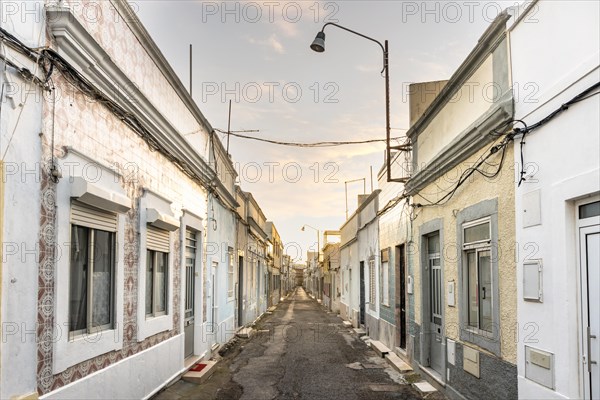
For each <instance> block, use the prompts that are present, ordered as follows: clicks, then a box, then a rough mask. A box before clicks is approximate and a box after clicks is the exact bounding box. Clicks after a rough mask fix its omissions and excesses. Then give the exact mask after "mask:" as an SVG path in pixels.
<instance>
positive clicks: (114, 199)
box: [71, 176, 131, 213]
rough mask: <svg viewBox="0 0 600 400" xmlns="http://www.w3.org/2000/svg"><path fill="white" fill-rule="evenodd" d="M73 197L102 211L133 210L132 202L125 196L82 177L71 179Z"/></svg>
mask: <svg viewBox="0 0 600 400" xmlns="http://www.w3.org/2000/svg"><path fill="white" fill-rule="evenodd" d="M71 197H75V198H76V199H77V200H79V201H81V202H82V203H85V204H87V205H90V206H92V207H96V208H100V209H102V210H106V211H110V212H114V213H124V212H127V211H129V209H130V208H131V201H130V200H129V198H128V197H127V196H126V195H125V194H121V193H118V192H114V191H111V190H106V189H104V188H102V187H100V186H99V185H97V184H95V183H91V182H88V181H86V180H85V179H84V178H82V177H80V176H76V177H72V178H71Z"/></svg>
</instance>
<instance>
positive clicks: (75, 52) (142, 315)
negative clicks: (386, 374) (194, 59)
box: [0, 0, 266, 398]
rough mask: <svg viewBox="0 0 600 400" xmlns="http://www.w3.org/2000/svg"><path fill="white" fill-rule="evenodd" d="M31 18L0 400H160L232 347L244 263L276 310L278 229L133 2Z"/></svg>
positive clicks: (8, 58)
mask: <svg viewBox="0 0 600 400" xmlns="http://www.w3.org/2000/svg"><path fill="white" fill-rule="evenodd" d="M21 6H22V7H27V10H28V11H27V13H24V11H23V10H21V11H23V12H22V13H19V14H17V16H25V15H27V16H28V17H27V18H18V17H17V16H7V18H9V19H11V20H10V21H8V23H7V24H5V23H4V19H3V21H2V25H1V29H0V36H1V37H2V43H3V44H2V58H1V60H0V64H2V67H3V68H4V69H5V71H6V72H5V73H4V74H3V76H2V78H0V79H1V80H2V86H3V88H8V87H10V88H11V91H10V92H9V91H6V92H5V91H4V90H3V91H2V94H3V97H2V99H0V100H1V102H2V108H1V115H0V117H1V124H0V135H1V136H2V141H1V145H0V151H1V152H2V162H1V163H0V166H1V167H2V173H3V174H2V178H3V179H2V182H1V183H0V205H1V207H0V217H1V218H0V234H1V236H2V241H3V244H5V245H4V246H3V248H2V266H1V268H0V274H1V276H2V280H1V281H0V282H1V284H0V306H1V308H0V309H1V310H2V312H1V314H0V318H1V322H2V326H3V330H2V339H3V340H2V343H0V397H1V398H37V397H40V396H41V397H44V398H147V397H150V396H152V395H153V394H154V393H156V392H157V391H158V390H160V389H161V388H162V387H163V386H164V385H166V384H167V383H168V382H170V381H171V380H173V379H175V378H177V377H178V376H180V374H182V373H183V372H185V371H186V370H187V368H188V367H189V366H191V365H192V364H193V362H194V361H197V360H199V359H201V358H203V357H204V358H208V357H210V356H211V352H212V351H213V350H214V349H215V348H216V345H220V344H222V343H224V342H225V341H226V340H228V339H229V338H230V337H231V335H233V334H234V333H235V328H236V327H237V326H239V325H240V322H241V319H242V318H240V314H243V313H242V312H238V313H236V308H237V307H238V306H239V304H240V303H241V301H236V294H237V295H238V296H239V295H240V292H239V291H237V292H236V281H237V273H239V270H240V268H239V265H240V263H239V261H240V257H241V255H242V254H243V255H244V256H245V257H246V259H249V260H248V261H253V260H257V264H255V265H258V267H256V268H255V270H254V272H255V275H254V276H255V280H254V282H253V286H252V287H251V288H249V290H248V292H247V294H246V295H244V293H242V295H244V296H247V297H248V298H249V304H250V308H251V309H252V310H253V311H252V312H253V313H254V315H252V317H253V318H254V319H255V318H256V317H258V315H260V313H262V312H264V310H265V309H266V307H265V306H266V295H265V293H266V292H265V275H266V269H265V268H266V266H265V265H266V263H265V243H266V234H265V233H264V230H263V229H264V224H265V222H266V221H265V218H264V215H263V214H262V211H260V207H258V204H257V203H256V201H255V200H254V199H253V197H252V195H250V194H247V193H244V194H243V196H238V193H236V191H235V189H234V181H235V171H234V170H233V167H232V162H231V160H230V158H229V156H228V155H227V154H226V152H225V150H224V149H223V146H222V144H221V143H220V141H219V140H218V138H216V136H215V135H214V130H213V128H212V127H211V125H210V123H209V122H208V121H207V120H206V119H205V117H204V116H203V115H202V113H201V111H200V110H199V109H198V107H197V105H196V104H195V102H194V100H193V99H192V98H191V96H190V95H189V92H188V90H187V89H186V88H185V87H184V86H183V85H182V83H181V82H180V80H179V78H178V77H177V76H176V74H175V72H174V71H173V70H172V68H171V67H170V66H169V64H168V62H167V60H166V59H165V58H164V56H163V55H162V53H161V52H160V50H159V49H158V47H157V46H156V44H155V43H154V41H153V40H152V39H151V38H150V36H149V34H148V32H147V31H146V30H145V29H144V27H143V25H142V24H141V22H140V21H139V19H138V18H137V16H136V15H135V13H134V12H133V10H132V8H131V7H130V5H129V4H128V3H127V2H125V1H121V0H113V1H106V2H100V3H97V4H95V6H96V9H97V11H98V12H99V13H101V14H102V15H103V16H105V17H106V18H102V19H100V20H93V21H91V20H90V19H89V18H86V16H85V15H83V14H82V11H81V8H80V7H77V4H73V3H67V2H50V1H48V2H43V1H36V2H30V3H29V4H28V5H27V6H25V3H23V4H22V5H21ZM32 10H33V11H32ZM13 89H14V90H13ZM15 133H18V134H15ZM238 197H239V198H240V199H241V200H242V201H243V210H244V211H243V213H240V212H239V211H238V210H240V209H241V208H242V206H240V204H239V202H238V200H237V198H238ZM10 199H13V200H10ZM7 201H9V202H10V204H9V203H7ZM8 207H10V212H7V210H9V208H8ZM236 211H237V212H236ZM240 214H242V216H241V217H239V215H240ZM241 219H243V223H241V225H243V226H247V227H248V228H247V229H246V233H247V235H246V236H244V235H241V234H239V231H240V220H241ZM244 224H245V225H244ZM238 241H239V242H240V243H239V244H238ZM253 256H254V259H253V258H252V257H253ZM236 257H237V258H236ZM244 264H245V262H242V263H241V265H242V266H243V265H244ZM236 267H238V268H236ZM244 271H245V270H244ZM252 306H253V307H254V308H252ZM241 309H242V311H244V310H245V309H244V307H242V308H241ZM236 318H237V321H236ZM152 365H160V368H147V366H152ZM132 382H134V383H135V384H132Z"/></svg>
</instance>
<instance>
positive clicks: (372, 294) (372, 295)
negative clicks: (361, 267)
mask: <svg viewBox="0 0 600 400" xmlns="http://www.w3.org/2000/svg"><path fill="white" fill-rule="evenodd" d="M376 276H377V271H376V270H375V258H371V259H370V260H369V308H370V309H371V310H376V308H377V285H376V283H377V282H376V281H375V279H376Z"/></svg>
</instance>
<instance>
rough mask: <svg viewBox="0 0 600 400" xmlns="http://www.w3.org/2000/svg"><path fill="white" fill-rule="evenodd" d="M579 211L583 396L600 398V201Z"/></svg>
mask: <svg viewBox="0 0 600 400" xmlns="http://www.w3.org/2000/svg"><path fill="white" fill-rule="evenodd" d="M578 211H579V212H578V214H579V262H580V267H581V294H582V295H581V308H582V315H581V316H582V318H581V319H582V325H583V326H582V329H581V333H582V339H583V346H582V347H583V357H582V359H583V376H584V382H583V383H584V392H585V398H586V399H599V398H600V366H599V365H598V363H600V313H599V312H598V310H600V293H599V292H600V201H596V202H593V203H587V204H582V205H580V206H579V207H578Z"/></svg>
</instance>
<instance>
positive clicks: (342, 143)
mask: <svg viewBox="0 0 600 400" xmlns="http://www.w3.org/2000/svg"><path fill="white" fill-rule="evenodd" d="M215 130H216V131H218V132H221V133H225V134H229V135H231V136H235V137H238V138H241V139H249V140H256V141H258V142H264V143H270V144H277V145H280V146H292V147H335V146H345V145H351V144H367V143H379V142H385V139H369V140H358V141H340V142H334V141H332V142H314V143H300V142H283V141H279V140H272V139H263V138H257V137H254V136H247V135H241V134H239V133H233V132H229V133H228V132H227V131H223V130H221V129H215ZM402 138H403V137H393V138H390V140H400V139H402Z"/></svg>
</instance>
